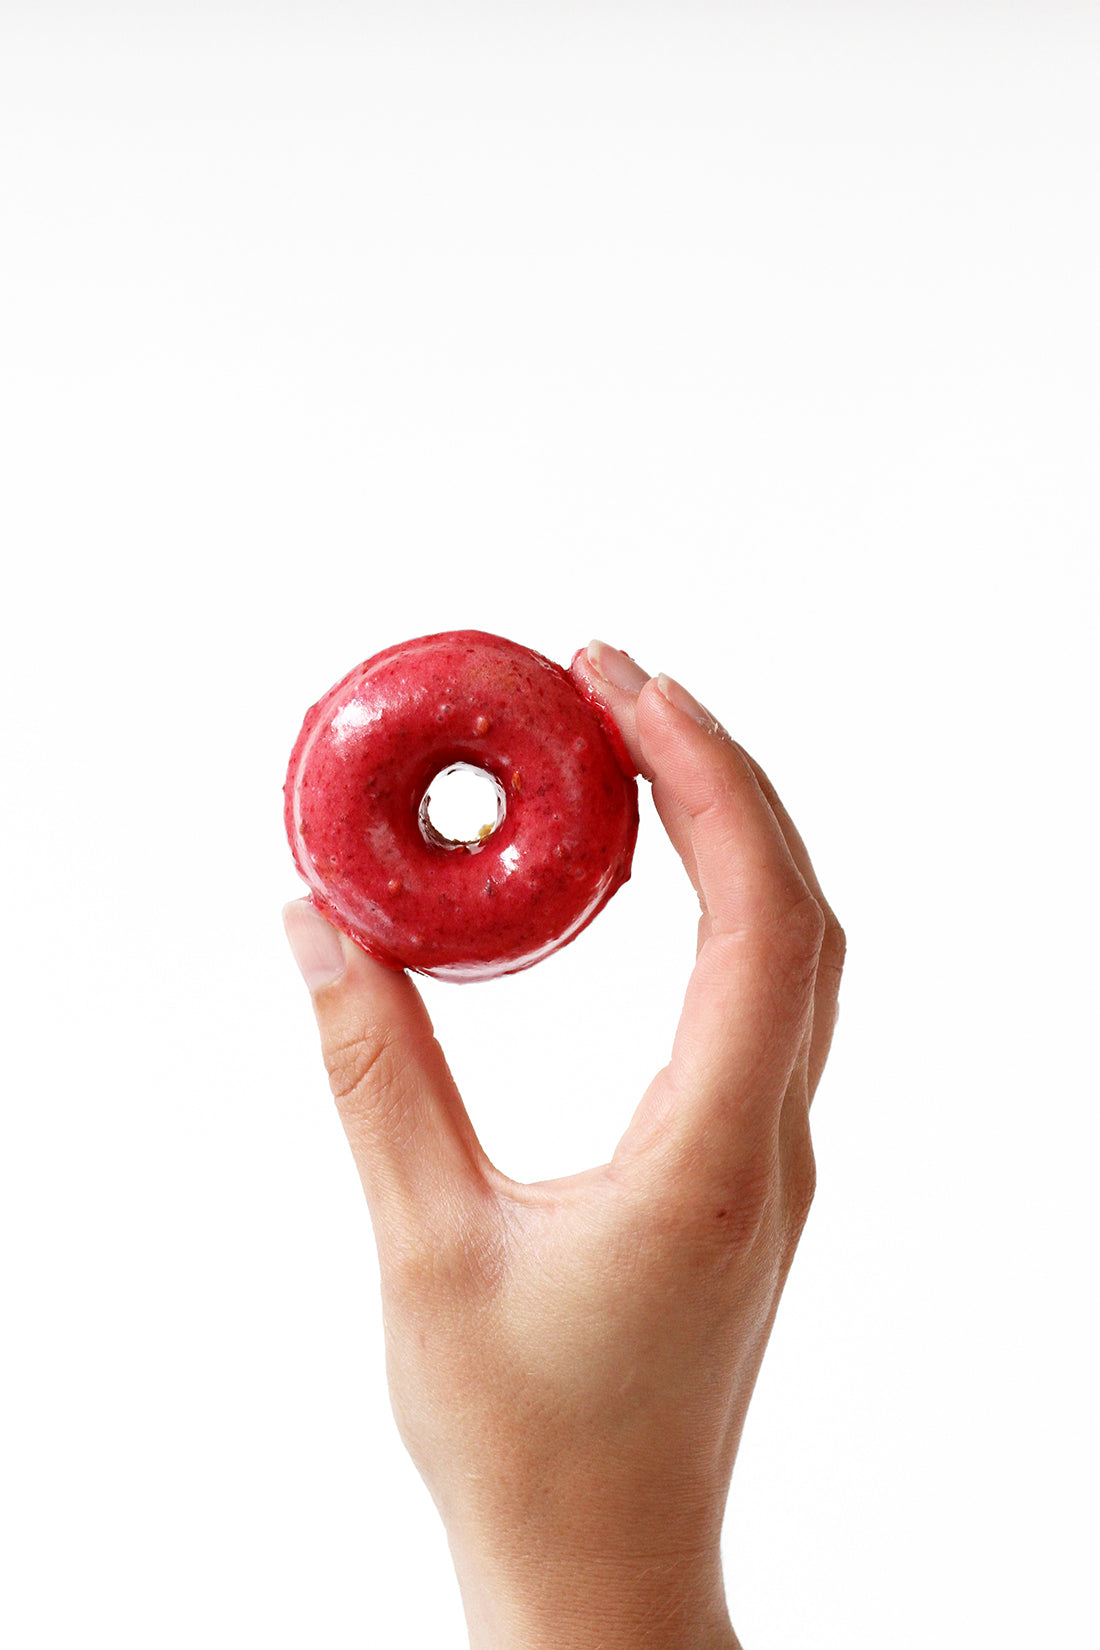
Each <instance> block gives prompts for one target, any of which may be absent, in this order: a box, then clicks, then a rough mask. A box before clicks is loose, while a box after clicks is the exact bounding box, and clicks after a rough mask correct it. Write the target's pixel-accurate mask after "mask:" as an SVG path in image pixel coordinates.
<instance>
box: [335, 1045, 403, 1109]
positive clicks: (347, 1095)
mask: <svg viewBox="0 0 1100 1650" xmlns="http://www.w3.org/2000/svg"><path fill="white" fill-rule="evenodd" d="M325 1065H326V1067H327V1069H328V1077H329V1084H330V1086H331V1088H332V1093H333V1097H334V1099H335V1101H336V1104H337V1106H338V1107H339V1109H340V1111H341V1112H342V1113H345V1114H349V1115H351V1116H353V1117H355V1116H365V1115H366V1114H367V1113H368V1112H377V1111H378V1110H379V1109H380V1108H381V1109H385V1108H386V1107H387V1102H388V1101H392V1099H393V1098H394V1096H395V1095H396V1093H397V1092H398V1090H399V1089H400V1087H401V1079H402V1075H403V1072H404V1070H405V1063H404V1062H403V1061H402V1059H401V1057H400V1054H399V1051H398V1048H397V1045H396V1043H395V1041H394V1039H393V1038H392V1037H391V1036H390V1035H389V1034H388V1033H387V1031H386V1030H385V1028H381V1029H379V1030H376V1031H363V1032H356V1033H355V1034H354V1035H353V1036H351V1037H348V1038H346V1039H342V1040H338V1041H336V1042H334V1043H330V1044H329V1045H328V1046H327V1047H326V1049H325Z"/></svg>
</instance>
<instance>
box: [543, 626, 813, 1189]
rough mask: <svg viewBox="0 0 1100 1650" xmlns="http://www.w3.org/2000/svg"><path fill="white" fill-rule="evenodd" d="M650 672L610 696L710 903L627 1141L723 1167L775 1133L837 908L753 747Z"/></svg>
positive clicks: (703, 899)
mask: <svg viewBox="0 0 1100 1650" xmlns="http://www.w3.org/2000/svg"><path fill="white" fill-rule="evenodd" d="M597 657H599V655H598V654H597ZM580 666H581V661H580V660H578V661H577V663H576V665H575V668H578V667H580ZM581 668H583V667H581ZM638 674H639V675H642V676H643V685H641V686H640V688H638V687H635V689H634V693H633V694H630V696H629V704H628V703H627V698H626V695H625V694H624V693H623V692H622V691H620V692H617V693H614V694H613V695H610V696H608V697H609V703H610V705H611V707H612V708H613V709H614V710H615V711H616V714H617V719H618V720H619V722H620V727H621V728H622V731H623V733H624V737H625V738H626V741H627V743H628V745H629V746H630V748H631V753H632V755H633V756H634V758H635V760H636V761H637V763H638V766H639V768H640V769H641V771H642V772H643V773H644V774H645V775H646V776H647V777H649V778H651V779H652V781H653V793H654V801H655V803H656V806H657V809H658V812H659V813H660V815H661V819H662V821H663V823H664V825H665V828H666V829H667V831H668V833H669V836H670V838H671V840H672V842H673V845H674V846H675V847H676V849H677V850H678V852H679V853H680V855H681V857H682V858H683V861H684V864H685V866H686V868H687V870H688V874H689V876H690V877H691V880H692V882H693V884H694V886H695V889H696V892H697V894H698V897H699V902H700V906H701V908H702V913H703V914H702V919H701V922H700V945H699V951H698V956H697V959H696V965H695V968H694V970H693V972H692V976H691V979H690V981H689V984H688V989H687V994H686V997H685V1000H684V1007H683V1012H682V1015H681V1019H680V1024H679V1027H678V1030H677V1033H676V1038H675V1042H674V1045H673V1052H672V1059H671V1061H670V1063H669V1065H668V1067H667V1068H666V1069H665V1071H664V1072H662V1073H661V1074H660V1077H659V1078H658V1080H657V1081H656V1082H655V1084H654V1085H652V1086H651V1089H650V1091H649V1094H648V1095H647V1097H646V1100H645V1102H643V1105H642V1107H641V1108H640V1109H639V1112H638V1114H637V1115H636V1117H635V1119H634V1121H633V1123H632V1124H631V1127H630V1129H629V1130H628V1132H627V1136H626V1137H624V1141H623V1146H624V1147H625V1148H627V1149H631V1148H633V1149H640V1148H642V1147H644V1146H645V1144H647V1143H648V1142H650V1141H652V1140H653V1139H654V1138H655V1137H657V1138H659V1139H660V1140H661V1141H663V1142H664V1143H665V1144H666V1145H667V1146H671V1148H672V1149H673V1150H674V1152H675V1153H676V1155H677V1156H679V1157H683V1156H684V1155H687V1156H688V1157H690V1158H691V1159H692V1160H695V1161H697V1160H698V1159H699V1156H700V1153H701V1152H703V1153H704V1154H705V1156H706V1159H707V1161H708V1162H710V1163H711V1164H712V1165H713V1167H714V1169H715V1170H716V1171H717V1172H718V1173H719V1174H724V1173H727V1172H728V1170H729V1169H730V1167H731V1166H732V1163H733V1161H734V1160H735V1159H736V1160H737V1161H738V1162H742V1161H743V1159H744V1157H745V1152H746V1147H747V1146H749V1145H750V1144H752V1143H755V1146H756V1147H757V1148H759V1149H761V1150H762V1149H765V1148H770V1147H771V1146H773V1145H774V1141H775V1138H776V1135H777V1132H778V1122H779V1116H780V1112H781V1109H782V1102H783V1098H784V1095H785V1093H786V1091H787V1088H788V1085H789V1083H790V1080H791V1076H792V1073H793V1071H794V1068H795V1064H796V1062H797V1061H798V1059H799V1057H800V1055H802V1054H804V1051H805V1045H806V1043H807V1040H808V1036H809V1032H810V1026H811V1023H812V1016H813V998H814V986H815V981H816V975H817V962H818V955H819V950H820V946H821V941H822V935H823V932H824V928H825V917H824V914H823V911H822V907H821V904H820V903H819V901H818V899H817V898H816V897H815V893H814V891H813V888H812V887H811V886H810V883H809V882H808V881H807V878H806V876H805V875H804V873H803V870H802V869H801V868H800V866H799V864H798V858H799V857H801V856H799V855H796V854H795V853H793V852H792V848H791V844H790V843H789V842H788V840H787V838H786V836H785V834H784V831H783V829H782V826H781V824H780V822H779V820H778V819H777V817H776V814H775V812H774V811H773V809H772V807H771V805H770V803H769V800H768V798H767V796H766V795H765V794H764V791H763V790H762V788H761V785H760V783H759V781H758V779H757V777H756V774H755V773H754V771H753V767H752V764H751V762H750V761H749V759H748V758H747V756H746V755H745V753H744V752H743V751H741V749H740V748H739V747H738V746H736V745H735V744H734V743H733V741H732V740H730V739H729V737H728V735H726V734H725V733H724V732H723V730H722V729H720V728H719V727H718V725H717V723H716V722H715V721H714V720H713V718H711V717H709V716H708V715H707V713H706V712H704V711H703V710H702V709H701V707H700V706H698V705H697V704H696V703H695V702H694V700H692V699H691V698H690V696H689V695H687V694H686V693H685V692H684V690H683V689H682V688H680V687H679V685H678V684H676V683H673V682H671V681H669V679H668V678H658V679H654V680H652V681H646V680H644V673H642V672H640V671H639V672H638ZM594 685H595V684H594ZM614 685H616V684H613V686H614ZM621 687H622V688H623V689H625V688H626V683H625V681H624V682H623V683H622V684H621ZM800 846H801V844H799V847H800ZM803 853H804V850H803Z"/></svg>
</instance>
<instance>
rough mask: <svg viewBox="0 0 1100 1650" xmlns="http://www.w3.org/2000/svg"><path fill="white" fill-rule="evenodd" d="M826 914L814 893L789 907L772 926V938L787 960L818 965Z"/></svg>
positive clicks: (793, 962)
mask: <svg viewBox="0 0 1100 1650" xmlns="http://www.w3.org/2000/svg"><path fill="white" fill-rule="evenodd" d="M826 928H827V924H826V920H825V913H824V911H823V910H822V909H821V906H820V905H819V903H818V901H817V900H816V899H815V898H814V896H813V895H812V894H803V895H802V896H801V897H800V898H799V899H797V900H795V902H794V904H793V905H790V906H788V907H787V909H786V910H785V911H784V912H783V913H782V915H781V916H780V917H779V918H778V919H777V921H776V922H775V924H774V928H773V941H774V944H775V946H776V949H777V950H778V951H779V953H780V955H781V956H782V957H783V959H784V961H786V962H789V963H791V964H797V963H802V962H804V963H807V964H813V965H814V966H816V964H817V961H818V958H819V957H820V955H821V949H822V946H823V944H824V942H825V933H826Z"/></svg>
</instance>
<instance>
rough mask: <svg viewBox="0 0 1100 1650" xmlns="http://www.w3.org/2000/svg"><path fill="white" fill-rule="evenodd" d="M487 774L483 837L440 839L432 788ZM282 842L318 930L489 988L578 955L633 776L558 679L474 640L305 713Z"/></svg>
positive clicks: (601, 716)
mask: <svg viewBox="0 0 1100 1650" xmlns="http://www.w3.org/2000/svg"><path fill="white" fill-rule="evenodd" d="M461 767H470V768H474V769H476V770H479V771H480V772H481V773H483V774H487V775H488V776H489V778H490V780H491V781H492V783H493V786H494V788H495V791H496V797H497V810H496V812H497V818H496V823H495V825H492V826H487V827H483V830H482V834H481V835H480V836H479V838H478V839H477V840H474V841H463V842H457V841H452V840H450V839H448V838H446V837H443V836H441V835H440V833H439V831H438V830H437V829H436V828H435V826H434V825H433V823H432V821H431V819H430V817H429V814H428V802H429V798H430V791H431V786H432V783H433V781H435V780H436V779H437V778H439V777H440V776H441V775H443V774H445V773H448V772H450V771H452V770H454V769H455V768H461ZM284 794H285V803H286V829H287V836H288V838H289V840H290V846H291V850H292V852H293V854H294V859H295V863H296V864H297V867H298V871H299V873H300V874H301V876H302V877H303V878H304V879H305V881H306V882H307V883H308V885H309V888H310V893H311V897H312V899H313V902H314V904H315V905H317V906H318V907H319V908H320V910H321V911H323V912H324V914H325V916H326V917H327V918H328V920H329V921H330V922H332V923H333V924H335V926H336V927H337V928H340V929H342V930H343V932H344V933H345V934H348V935H350V936H351V938H352V939H353V940H355V941H356V942H357V943H358V944H359V945H360V946H362V947H363V949H364V950H365V951H368V952H369V953H370V954H371V955H372V956H374V957H377V958H378V959H379V960H380V961H381V962H384V963H387V964H389V966H391V967H393V968H409V969H413V970H415V971H416V972H417V973H421V974H430V975H433V976H434V977H435V978H437V979H445V980H456V981H466V980H486V979H491V978H493V977H494V976H495V975H498V974H512V973H515V972H517V971H518V970H519V969H522V968H530V967H531V966H532V964H534V963H537V962H541V961H542V959H543V958H544V957H548V956H550V955H551V953H552V952H554V951H557V950H558V949H559V947H561V946H563V945H565V944H567V943H568V941H570V940H572V939H574V938H575V937H576V935H577V934H579V933H580V931H581V929H582V928H584V927H585V926H586V925H587V924H588V923H589V922H591V920H592V918H593V917H594V916H595V915H596V914H597V912H598V911H600V910H601V909H602V908H603V906H604V905H606V903H607V901H608V900H609V899H610V898H611V896H612V894H613V893H614V892H615V891H616V889H617V888H619V887H621V885H622V884H623V883H624V882H625V881H626V880H627V878H628V877H629V875H630V864H631V859H632V856H633V852H634V843H635V839H636V837H637V832H638V787H637V783H636V780H635V769H634V767H633V765H632V763H631V761H630V757H629V755H628V754H627V751H626V747H625V746H624V744H623V741H622V737H621V735H620V734H619V730H618V728H617V727H616V726H615V723H614V721H613V720H612V719H611V717H610V716H609V714H608V713H607V712H606V711H605V710H604V709H603V707H602V706H601V705H600V704H599V703H598V701H596V700H595V699H591V700H590V699H588V698H586V697H585V696H584V695H583V694H582V691H581V689H580V688H579V687H578V686H577V684H576V683H575V682H574V680H573V678H572V676H570V675H569V673H568V672H567V671H565V670H563V669H562V667H561V666H560V665H557V664H554V663H553V662H552V661H551V660H549V659H545V658H543V657H542V655H541V654H538V653H534V652H532V651H531V650H530V649H529V648H526V647H520V646H519V645H518V644H517V643H515V642H509V641H505V639H504V638H503V637H501V636H491V635H488V634H486V633H485V632H484V631H480V630H457V631H449V632H447V633H445V634H442V635H437V636H421V637H419V638H417V639H416V640H415V641H409V642H403V643H401V644H400V645H399V646H397V647H391V648H387V649H386V650H385V652H383V653H378V654H376V655H375V657H374V658H372V659H368V660H366V661H365V663H363V664H361V665H357V666H356V668H355V669H354V670H352V671H350V672H349V674H348V675H347V676H345V677H344V678H343V680H342V681H340V682H338V683H337V684H336V686H335V687H334V688H332V689H330V691H329V692H328V693H326V694H325V696H324V698H323V699H320V700H319V701H318V702H317V704H315V705H314V706H313V708H312V709H311V710H310V711H309V712H308V714H307V716H306V719H305V722H304V724H303V726H302V731H301V733H300V734H299V735H298V739H297V742H296V743H295V746H294V750H293V752H292V754H291V758H290V768H289V771H288V773H287V780H286V787H285V793H284Z"/></svg>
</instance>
